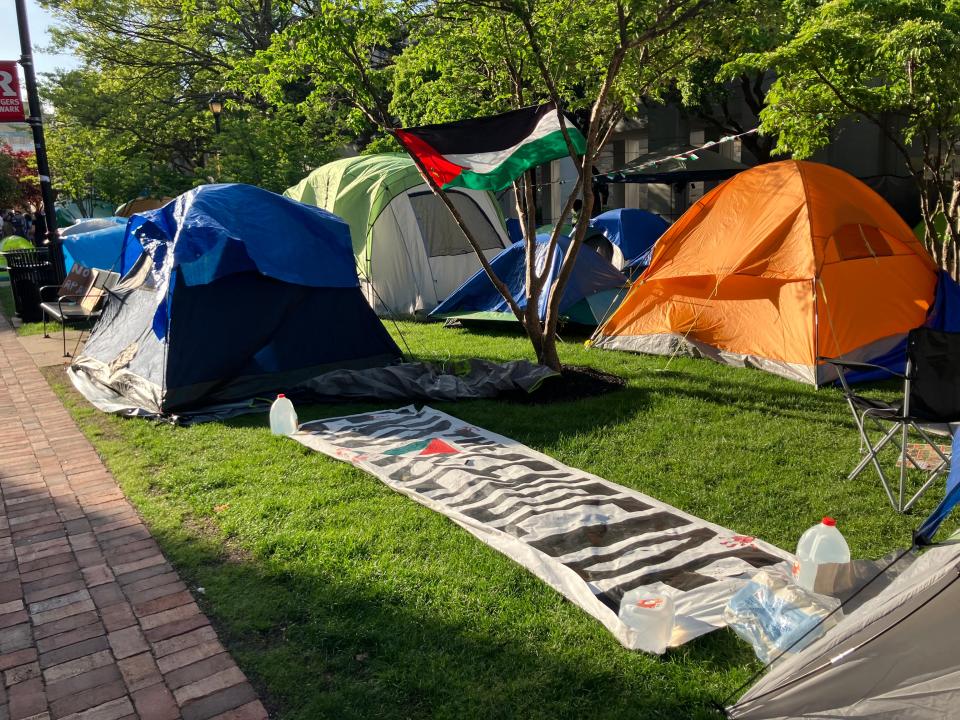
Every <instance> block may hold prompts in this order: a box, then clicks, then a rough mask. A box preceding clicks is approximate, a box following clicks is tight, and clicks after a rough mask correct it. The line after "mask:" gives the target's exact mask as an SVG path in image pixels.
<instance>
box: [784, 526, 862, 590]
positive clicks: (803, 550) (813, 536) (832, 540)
mask: <svg viewBox="0 0 960 720" xmlns="http://www.w3.org/2000/svg"><path fill="white" fill-rule="evenodd" d="M848 562H850V548H849V547H847V541H846V540H844V539H843V535H841V534H840V531H839V530H837V521H836V520H834V519H833V518H832V517H825V518H824V519H823V520H821V521H820V522H819V523H817V524H816V525H814V526H813V527H812V528H810V529H809V530H807V531H806V532H805V533H804V534H803V535H801V536H800V542H798V543H797V559H796V561H795V562H794V563H793V579H794V580H796V582H797V584H798V585H799V586H800V587H802V588H803V589H805V590H809V591H810V592H813V585H814V582H815V581H816V579H817V565H820V564H822V563H848Z"/></svg>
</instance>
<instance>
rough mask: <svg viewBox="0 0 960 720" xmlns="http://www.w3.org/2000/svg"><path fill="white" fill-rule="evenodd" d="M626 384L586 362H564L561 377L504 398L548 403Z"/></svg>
mask: <svg viewBox="0 0 960 720" xmlns="http://www.w3.org/2000/svg"><path fill="white" fill-rule="evenodd" d="M626 384H627V381H626V380H625V379H624V378H622V377H619V376H617V375H611V374H610V373H605V372H602V371H600V370H596V369H594V368H591V367H586V366H583V365H565V366H564V367H563V370H562V371H561V374H560V376H559V377H552V378H547V379H546V380H544V381H543V383H542V384H541V385H540V387H539V388H537V389H536V390H535V391H534V392H532V393H529V394H528V393H524V392H519V391H518V392H515V393H508V394H506V395H504V396H501V399H503V400H506V401H507V402H513V403H520V404H524V405H547V404H549V403H555V402H569V401H571V400H581V399H583V398H589V397H594V396H597V395H603V394H605V393H608V392H613V391H615V390H622V389H623V388H624V387H625V386H626Z"/></svg>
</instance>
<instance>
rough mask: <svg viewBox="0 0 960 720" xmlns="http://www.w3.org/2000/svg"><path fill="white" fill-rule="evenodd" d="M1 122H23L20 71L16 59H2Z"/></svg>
mask: <svg viewBox="0 0 960 720" xmlns="http://www.w3.org/2000/svg"><path fill="white" fill-rule="evenodd" d="M0 122H23V99H22V98H21V97H20V73H19V68H18V67H17V61H16V60H0Z"/></svg>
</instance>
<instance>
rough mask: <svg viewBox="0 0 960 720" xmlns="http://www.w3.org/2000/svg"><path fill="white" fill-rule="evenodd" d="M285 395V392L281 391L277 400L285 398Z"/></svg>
mask: <svg viewBox="0 0 960 720" xmlns="http://www.w3.org/2000/svg"><path fill="white" fill-rule="evenodd" d="M285 397H286V395H284V394H283V393H280V394H279V395H277V400H279V399H280V398H285Z"/></svg>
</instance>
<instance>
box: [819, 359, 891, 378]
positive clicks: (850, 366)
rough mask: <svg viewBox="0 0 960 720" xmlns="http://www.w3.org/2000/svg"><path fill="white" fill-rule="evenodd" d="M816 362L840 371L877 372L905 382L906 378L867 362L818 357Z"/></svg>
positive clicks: (881, 366)
mask: <svg viewBox="0 0 960 720" xmlns="http://www.w3.org/2000/svg"><path fill="white" fill-rule="evenodd" d="M817 360H819V361H820V362H825V363H827V364H828V365H833V366H834V367H837V368H840V369H841V370H879V371H880V372H885V373H887V374H888V375H892V376H893V377H897V378H900V379H901V380H906V379H907V376H906V375H904V374H903V373H899V372H897V371H896V370H891V369H890V368H885V367H883V365H875V364H873V363H867V362H855V361H853V360H839V359H836V358H829V357H822V356H821V357H818V358H817Z"/></svg>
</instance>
